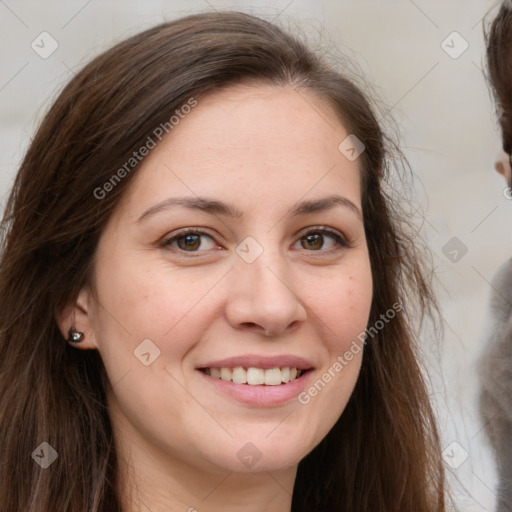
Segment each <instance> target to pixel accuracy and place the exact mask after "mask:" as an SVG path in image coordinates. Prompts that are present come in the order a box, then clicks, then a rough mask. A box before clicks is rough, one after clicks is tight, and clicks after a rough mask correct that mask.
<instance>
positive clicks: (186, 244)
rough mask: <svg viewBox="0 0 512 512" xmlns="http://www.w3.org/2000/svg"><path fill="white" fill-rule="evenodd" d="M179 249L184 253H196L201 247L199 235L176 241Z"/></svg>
mask: <svg viewBox="0 0 512 512" xmlns="http://www.w3.org/2000/svg"><path fill="white" fill-rule="evenodd" d="M176 242H177V244H178V247H179V248H180V249H183V250H184V251H195V250H196V249H199V247H200V246H201V237H200V236H199V235H186V236H182V237H180V238H177V239H176Z"/></svg>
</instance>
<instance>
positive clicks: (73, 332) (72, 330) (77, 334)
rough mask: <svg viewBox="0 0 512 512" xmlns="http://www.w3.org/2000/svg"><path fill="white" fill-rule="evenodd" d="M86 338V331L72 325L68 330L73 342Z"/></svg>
mask: <svg viewBox="0 0 512 512" xmlns="http://www.w3.org/2000/svg"><path fill="white" fill-rule="evenodd" d="M83 339H84V333H83V332H80V331H77V330H76V329H75V328H74V327H71V328H70V329H69V332H68V339H67V341H70V342H71V343H80V342H81V341H82V340H83Z"/></svg>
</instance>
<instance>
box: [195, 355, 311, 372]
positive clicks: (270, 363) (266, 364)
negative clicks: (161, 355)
mask: <svg viewBox="0 0 512 512" xmlns="http://www.w3.org/2000/svg"><path fill="white" fill-rule="evenodd" d="M237 366H242V367H244V368H263V369H270V368H286V367H289V368H297V369H298V370H309V369H311V368H312V367H313V365H312V364H311V362H310V361H308V360H307V359H304V358H303V357H298V356H293V355H288V354H285V355H281V356H259V355H253V354H248V355H245V356H233V357H228V358H226V359H219V360H218V361H211V362H208V363H205V364H202V365H200V366H198V369H204V368H235V367H237Z"/></svg>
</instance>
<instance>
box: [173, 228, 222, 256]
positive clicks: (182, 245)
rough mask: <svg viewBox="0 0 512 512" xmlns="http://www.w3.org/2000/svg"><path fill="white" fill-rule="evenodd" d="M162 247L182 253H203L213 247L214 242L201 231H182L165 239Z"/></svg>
mask: <svg viewBox="0 0 512 512" xmlns="http://www.w3.org/2000/svg"><path fill="white" fill-rule="evenodd" d="M163 245H164V247H170V248H172V249H177V250H180V251H183V252H203V251H206V250H208V249H212V248H213V247H215V242H214V240H213V238H212V237H211V236H210V235H207V234H206V233H203V232H202V231H185V232H183V231H182V232H181V233H177V234H176V235H175V236H173V237H171V238H169V239H167V240H166V241H165V242H164V243H163Z"/></svg>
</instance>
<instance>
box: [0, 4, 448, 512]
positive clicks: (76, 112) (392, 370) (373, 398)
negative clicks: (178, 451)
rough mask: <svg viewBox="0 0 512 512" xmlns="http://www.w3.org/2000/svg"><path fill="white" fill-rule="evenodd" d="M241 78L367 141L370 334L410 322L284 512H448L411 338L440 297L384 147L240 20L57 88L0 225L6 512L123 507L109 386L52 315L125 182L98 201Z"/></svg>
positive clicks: (196, 29) (148, 39)
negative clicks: (171, 123) (195, 108)
mask: <svg viewBox="0 0 512 512" xmlns="http://www.w3.org/2000/svg"><path fill="white" fill-rule="evenodd" d="M241 80H251V81H256V82H258V81H259V82H269V83H274V84H276V85H285V84H288V85H291V86H293V87H294V88H296V90H297V91H299V92H300V91H309V92H311V93H313V94H316V95H318V96H319V97H321V98H324V99H325V100H327V101H328V102H329V103H330V104H331V105H332V108H333V109H335V111H336V112H337V113H338V114H339V117H340V120H341V121H342V122H343V124H344V126H345V127H346V128H347V130H348V131H349V133H351V134H354V135H356V136H357V137H358V138H359V139H360V140H361V141H363V143H364V144H365V147H366V149H365V151H364V152H363V153H362V154H361V156H360V157H359V162H360V169H361V176H362V181H363V187H362V190H363V192H362V195H363V197H362V205H363V213H364V225H365V230H366V236H367V241H368V246H369V253H370V260H371V268H372V274H373V286H374V295H373V303H372V306H371V313H370V324H371V325H374V324H375V323H376V322H377V321H379V320H380V317H381V315H382V314H383V313H384V312H386V311H387V310H389V309H390V307H392V305H393V304H395V303H401V304H402V305H403V308H404V309H403V313H402V314H398V315H396V317H395V318H394V319H393V320H392V321H390V322H388V323H387V324H386V325H385V327H384V328H383V329H382V330H380V331H379V332H378V334H377V335H376V336H375V337H372V339H371V340H370V341H369V343H368V344H367V346H366V348H365V351H364V356H363V364H362V369H361V373H360V376H359V379H358V382H357V385H356V388H355V390H354V392H353V395H352V396H351V399H350V401H349V403H348V405H347V407H346V409H345V411H344V412H343V414H342V416H341V417H340V419H339V420H338V422H337V423H336V425H335V426H334V427H333V429H332V430H331V431H330V432H329V434H328V435H327V436H326V437H325V438H324V439H323V440H322V442H321V443H320V444H319V445H318V446H317V447H316V448H315V449H314V450H313V451H312V452H311V453H309V454H308V455H307V456H306V457H305V458H304V459H303V460H302V461H301V462H300V464H299V468H298V474H297V479H296V484H295V488H294V491H293V501H292V510H293V512H315V511H318V512H320V511H322V512H325V511H334V510H336V511H350V512H352V511H356V510H357V511H368V512H379V511H383V512H384V511H407V512H409V511H415V512H433V511H444V510H445V505H444V501H445V498H444V473H443V463H442V459H441V456H440V446H439V439H438V433H437V430H436V424H435V419H434V415H433V412H432V409H431V405H430V402H429V397H428V393H427V389H426V384H425V381H424V377H423V376H422V371H421V369H420V367H419V364H418V361H417V359H418V356H417V337H416V335H415V330H416V326H413V325H412V324H413V321H412V318H413V315H414V314H417V315H419V316H422V315H428V314H430V313H432V310H433V309H435V299H434V297H433V294H432V292H431V285H430V283H429V280H428V278H427V277H426V271H425V267H424V263H423V260H424V257H423V255H422V254H420V251H419V250H418V249H417V248H415V247H414V243H413V242H414V240H413V236H414V234H413V233H410V232H409V231H408V230H407V229H406V226H407V223H404V218H403V216H401V214H400V209H399V207H398V205H397V204H396V203H393V201H392V200H391V199H390V198H389V197H388V195H387V193H385V191H384V190H383V189H382V183H383V182H385V181H386V180H387V178H388V177H389V175H390V173H391V172H393V170H394V169H395V166H394V165H393V164H392V158H391V157H390V155H391V153H390V152H389V149H390V145H389V143H388V141H387V138H386V137H385V135H384V134H383V132H382V131H381V128H380V126H379V123H378V122H377V120H376V115H375V113H374V111H373V107H371V105H370V103H369V101H368V100H367V98H366V97H365V95H364V94H363V93H362V92H361V90H360V89H359V88H358V87H356V86H355V85H354V83H353V81H352V80H350V79H348V78H347V77H346V76H345V75H344V74H343V73H341V72H339V71H337V70H336V69H334V68H333V67H332V66H331V65H330V64H328V63H327V62H326V61H325V60H324V59H323V58H321V57H319V56H318V55H316V54H315V53H313V52H312V51H310V50H309V49H308V48H307V47H306V46H305V45H304V44H303V43H302V42H300V41H299V40H298V39H296V38H294V37H292V36H290V35H289V34H287V33H286V32H284V31H282V30H281V29H280V28H278V27H277V26H276V25H274V24H271V23H268V22H266V21H263V20H261V19H258V18H256V17H253V16H250V15H247V14H242V13H236V12H220V13H208V14H199V15H193V16H189V17H186V18H182V19H179V20H177V21H173V22H169V23H164V24H162V25H159V26H157V27H154V28H152V29H150V30H147V31H145V32H143V33H140V34H138V35H135V36H134V37H131V38H129V39H127V40H125V41H123V42H121V43H120V44H118V45H116V46H115V47H113V48H112V49H110V50H108V51H107V52H105V53H103V54H102V55H100V56H99V57H97V58H95V59H94V60H93V61H92V62H90V63H89V64H88V65H87V66H85V68H84V69H83V70H82V71H81V72H79V73H78V74H77V75H76V76H75V77H74V78H73V79H72V80H71V82H70V83H69V84H68V85H67V86H66V87H65V88H64V90H63V91H62V93H61V94H60V95H59V97H58V99H57V100H56V101H55V103H54V105H53V106H52V107H51V109H50V111H49V112H48V114H47V115H46V117H45V118H44V119H43V121H42V123H41V126H40V127H39V129H38V130H37V133H36V135H35V137H34V140H33V142H32V144H31V145H30V147H29V149H28V151H27V154H26V156H25V158H24V160H23V162H22V164H21V167H20V169H19V172H18V174H17V176H16V180H15V183H14V187H13V189H12V192H11V194H10V197H9V200H8V203H7V207H6V211H5V215H4V219H3V222H2V255H1V263H0V304H2V307H1V308H0V357H1V361H2V371H1V374H0V446H1V447H2V457H1V458H0V468H1V469H0V504H1V507H2V509H3V510H6V511H7V510H8V511H15V510H16V511H27V512H33V511H36V510H37V511H38V512H50V511H51V512H54V511H56V510H57V511H64V510H66V511H70V512H84V511H85V510H88V511H93V512H115V511H119V510H120V506H119V502H118V498H117V497H116V494H115V481H116V475H117V472H118V471H119V468H118V465H117V461H116V454H115V450H114V443H113V433H112V430H111V426H110V422H109V418H108V414H107V411H106V401H105V396H106V387H107V386H108V379H107V378H106V374H105V371H104V367H103V365H102V362H101V359H100V357H99V355H98V353H97V352H96V351H92V350H90V351H79V350H75V349H73V348H72V347H70V346H69V345H68V344H67V343H66V342H65V341H64V340H63V338H62V335H61V333H60V332H59V329H58V327H57V323H56V320H55V314H56V312H58V311H60V310H61V309H62V308H63V307H64V306H65V305H67V304H69V303H72V302H73V300H74V299H75V298H76V296H77V293H78V291H79V289H80V288H81V287H82V286H83V285H84V284H86V283H87V282H88V280H89V278H90V271H91V268H92V265H93V264H94V254H95V248H96V245H97V243H98V238H99V236H100V233H101V232H102V229H103V227H104V226H105V223H106V222H107V220H108V219H109V216H110V214H111V213H112V211H113V210H114V209H115V208H116V205H117V204H118V202H119V200H120V198H121V197H122V195H123V191H124V190H125V189H126V187H127V186H128V185H129V183H130V182H131V180H132V178H133V176H134V174H135V173H136V172H137V169H136V167H135V168H134V169H133V170H131V171H130V172H127V173H125V174H126V175H125V176H123V179H122V180H119V182H116V184H115V186H113V187H112V188H111V190H109V193H108V194H105V195H104V197H102V198H100V199H98V197H97V196H98V194H95V193H94V191H95V190H97V189H98V187H100V188H101V187H102V186H103V185H104V184H105V183H106V182H107V181H108V180H109V179H111V178H112V175H113V174H115V173H116V171H117V170H118V169H120V168H122V167H123V165H125V164H126V162H127V160H128V159H129V158H130V156H131V155H132V153H133V152H134V151H135V150H137V149H138V148H140V147H141V146H143V145H144V144H145V143H146V141H147V138H148V136H150V135H151V134H152V133H153V131H154V130H155V128H156V127H158V126H160V125H161V124H162V123H165V122H167V121H168V120H169V118H170V116H171V115H172V114H173V113H174V112H175V111H176V110H177V109H179V108H180V107H181V106H182V105H184V104H186V103H187V101H189V100H190V98H192V97H193V98H196V99H197V100H198V101H200V99H201V96H202V95H204V94H207V93H209V92H212V91H216V90H219V89H220V88H222V87H227V86H229V85H230V84H232V83H234V82H238V81H241ZM381 322H382V321H381ZM42 442H47V443H49V445H51V446H52V447H53V448H54V449H55V450H56V451H57V452H58V459H57V460H56V461H55V462H54V463H53V464H52V465H51V466H50V467H49V468H47V469H42V468H41V467H40V466H39V465H38V464H36V463H35V462H34V460H32V457H31V453H32V452H33V450H34V449H35V448H36V447H38V446H39V445H40V443H42Z"/></svg>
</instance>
